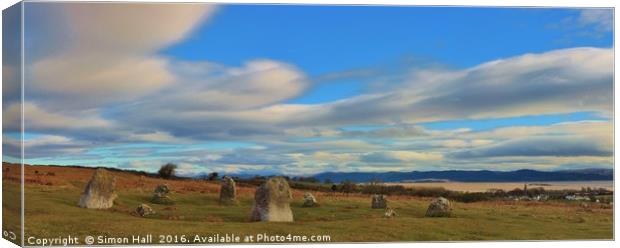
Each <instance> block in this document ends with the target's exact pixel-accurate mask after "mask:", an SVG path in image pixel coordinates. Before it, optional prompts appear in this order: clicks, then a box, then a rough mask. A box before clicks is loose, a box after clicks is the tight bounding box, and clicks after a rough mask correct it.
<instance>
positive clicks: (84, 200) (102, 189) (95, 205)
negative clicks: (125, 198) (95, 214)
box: [79, 168, 117, 209]
mask: <svg viewBox="0 0 620 248" xmlns="http://www.w3.org/2000/svg"><path fill="white" fill-rule="evenodd" d="M116 197H117V195H116V178H115V177H114V176H112V174H110V173H109V172H108V171H107V170H105V169H103V168H98V169H97V170H95V173H94V174H93V177H92V178H91V179H90V181H89V182H88V184H87V185H86V188H85V189H84V192H83V193H82V196H81V197H80V202H79V206H80V207H82V208H92V209H108V208H111V207H112V206H113V205H114V199H116Z"/></svg>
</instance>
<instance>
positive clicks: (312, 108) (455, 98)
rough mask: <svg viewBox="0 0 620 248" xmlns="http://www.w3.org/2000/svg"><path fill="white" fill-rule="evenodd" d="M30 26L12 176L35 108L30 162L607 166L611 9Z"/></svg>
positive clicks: (92, 11) (71, 18) (49, 6)
mask: <svg viewBox="0 0 620 248" xmlns="http://www.w3.org/2000/svg"><path fill="white" fill-rule="evenodd" d="M24 26H25V34H24V37H25V40H24V46H25V49H26V52H25V57H24V64H25V71H24V83H25V84H24V91H25V93H24V95H25V98H24V101H23V103H20V102H19V97H17V96H19V88H20V87H19V73H16V72H19V69H18V68H19V60H18V59H11V58H8V59H3V71H4V73H3V75H4V78H3V82H4V83H3V94H4V95H3V96H4V98H3V101H4V103H3V151H4V154H3V160H4V161H13V162H15V161H19V157H20V156H19V154H20V153H19V144H20V135H19V130H20V125H19V123H20V121H19V113H20V109H21V108H22V107H23V109H24V129H25V132H24V135H23V138H24V154H25V160H24V162H25V163H28V164H56V165H84V166H107V167H116V168H121V169H132V170H144V171H149V172H154V171H157V169H159V167H160V166H161V165H162V164H165V163H168V162H172V163H176V164H178V165H179V173H180V174H182V175H197V174H201V173H209V172H212V171H216V172H220V173H224V174H227V173H228V174H261V175H270V174H287V175H300V176H308V175H313V174H316V173H320V172H325V171H330V172H334V171H343V172H350V171H367V172H375V171H415V170H417V171H429V170H502V171H506V170H517V169H538V170H561V169H580V168H613V149H612V147H613V112H612V111H613V107H612V104H613V62H614V60H613V56H614V54H613V11H612V10H611V9H591V8H590V9H575V8H572V9H571V8H471V7H403V6H401V7H393V6H392V7H389V6H318V5H317V6H313V5H303V6H295V5H212V4H135V3H134V4H128V3H36V2H34V3H33V2H29V3H26V4H25V23H24ZM5 30H6V29H5ZM6 32H7V33H5V37H6V34H9V35H10V33H9V32H10V30H9V31H6ZM13 45H14V44H13ZM10 46H11V43H8V44H7V43H5V47H4V48H6V49H4V50H5V51H6V50H7V49H10V48H11V47H10ZM14 57H15V56H14Z"/></svg>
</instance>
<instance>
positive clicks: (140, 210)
mask: <svg viewBox="0 0 620 248" xmlns="http://www.w3.org/2000/svg"><path fill="white" fill-rule="evenodd" d="M136 213H137V214H138V215H140V216H142V217H145V216H147V215H151V214H155V210H153V208H151V206H149V205H146V204H140V205H139V206H138V207H137V208H136Z"/></svg>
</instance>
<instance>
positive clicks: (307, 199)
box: [301, 192, 319, 208]
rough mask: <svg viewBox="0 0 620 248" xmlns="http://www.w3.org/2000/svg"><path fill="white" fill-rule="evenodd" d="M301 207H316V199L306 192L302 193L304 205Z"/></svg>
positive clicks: (317, 204)
mask: <svg viewBox="0 0 620 248" xmlns="http://www.w3.org/2000/svg"><path fill="white" fill-rule="evenodd" d="M301 206H302V207H306V208H312V207H318V206H319V203H318V202H317V201H316V198H315V197H314V195H312V193H310V192H306V193H304V204H303V205H301Z"/></svg>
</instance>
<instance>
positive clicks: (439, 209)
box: [426, 197, 452, 217]
mask: <svg viewBox="0 0 620 248" xmlns="http://www.w3.org/2000/svg"><path fill="white" fill-rule="evenodd" d="M451 212H452V207H451V206H450V201H448V199H446V198H443V197H439V198H436V199H435V200H433V201H432V202H431V204H430V205H428V209H427V210H426V217H449V216H450V214H451Z"/></svg>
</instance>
